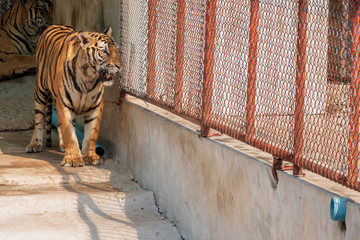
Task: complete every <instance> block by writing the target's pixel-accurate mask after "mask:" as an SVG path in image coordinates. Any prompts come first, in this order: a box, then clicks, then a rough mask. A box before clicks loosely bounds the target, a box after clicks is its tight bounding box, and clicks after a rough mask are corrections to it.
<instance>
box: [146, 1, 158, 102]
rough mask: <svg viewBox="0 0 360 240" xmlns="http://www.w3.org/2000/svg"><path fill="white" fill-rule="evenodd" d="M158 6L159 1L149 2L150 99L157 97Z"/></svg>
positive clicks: (148, 72)
mask: <svg viewBox="0 0 360 240" xmlns="http://www.w3.org/2000/svg"><path fill="white" fill-rule="evenodd" d="M156 4H157V0H149V4H148V11H149V23H148V69H147V98H150V99H154V97H155V76H156V75H155V57H156V55H155V47H156V44H155V40H156Z"/></svg>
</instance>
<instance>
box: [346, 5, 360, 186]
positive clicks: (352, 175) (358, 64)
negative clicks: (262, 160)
mask: <svg viewBox="0 0 360 240" xmlns="http://www.w3.org/2000/svg"><path fill="white" fill-rule="evenodd" d="M352 5H353V6H352V7H353V11H352V18H353V25H352V29H351V33H352V43H351V80H350V132H349V135H350V138H349V150H350V153H349V160H348V179H347V181H348V185H349V186H354V185H355V184H356V182H357V178H358V172H359V169H358V161H359V117H360V111H359V104H360V92H359V90H360V89H359V86H360V76H359V73H360V72H359V70H360V46H359V44H360V10H359V8H360V7H359V5H360V4H359V1H358V0H352Z"/></svg>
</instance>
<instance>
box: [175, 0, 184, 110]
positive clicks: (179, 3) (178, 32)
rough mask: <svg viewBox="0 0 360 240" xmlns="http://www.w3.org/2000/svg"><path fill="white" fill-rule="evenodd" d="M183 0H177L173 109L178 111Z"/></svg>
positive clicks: (181, 60)
mask: <svg viewBox="0 0 360 240" xmlns="http://www.w3.org/2000/svg"><path fill="white" fill-rule="evenodd" d="M184 28H185V0H178V1H177V19H176V65H175V111H176V112H178V113H180V112H181V106H182V97H183V73H184V31H185V30H184Z"/></svg>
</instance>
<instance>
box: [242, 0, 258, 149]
mask: <svg viewBox="0 0 360 240" xmlns="http://www.w3.org/2000/svg"><path fill="white" fill-rule="evenodd" d="M258 27H259V0H253V1H251V6H250V26H249V56H248V79H247V99H246V136H245V141H246V142H247V143H249V144H252V143H253V142H254V140H255V96H256V64H257V44H258V38H259V34H258Z"/></svg>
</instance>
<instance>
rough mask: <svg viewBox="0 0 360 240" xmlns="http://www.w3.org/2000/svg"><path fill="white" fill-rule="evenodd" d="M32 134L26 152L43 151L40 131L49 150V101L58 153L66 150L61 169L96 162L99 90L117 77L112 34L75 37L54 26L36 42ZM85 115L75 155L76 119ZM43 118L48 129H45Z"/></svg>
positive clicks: (92, 33) (97, 158) (62, 28)
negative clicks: (56, 122)
mask: <svg viewBox="0 0 360 240" xmlns="http://www.w3.org/2000/svg"><path fill="white" fill-rule="evenodd" d="M36 62H37V69H38V71H37V82H36V86H35V128H34V134H33V137H32V139H31V142H30V144H29V145H28V146H27V149H26V150H27V152H38V151H41V150H42V147H43V136H44V130H45V128H46V130H47V136H46V138H47V144H48V145H49V144H51V140H50V137H51V135H50V130H51V126H49V124H50V121H51V106H52V104H51V103H52V100H55V101H56V109H57V112H58V118H59V130H60V131H59V136H60V144H62V143H63V145H62V146H60V148H62V147H65V156H64V159H63V161H62V162H61V165H63V166H83V165H84V163H85V164H97V163H99V162H100V161H101V159H100V157H99V156H98V155H97V154H96V153H95V143H96V141H97V138H98V132H99V127H100V120H101V113H102V109H103V100H102V96H103V92H104V86H111V85H112V84H113V77H114V76H115V74H117V73H118V72H119V71H120V57H119V53H118V50H117V46H116V44H115V42H114V39H113V38H112V37H111V28H108V29H107V30H105V32H104V33H96V32H84V31H81V32H76V31H74V30H73V29H72V28H70V27H66V26H58V25H53V26H50V27H49V28H47V29H46V31H45V32H44V33H43V34H42V35H41V36H40V38H39V42H38V45H37V51H36ZM80 114H82V115H84V140H83V142H82V149H81V151H80V149H79V144H78V141H77V138H76V134H75V117H76V115H80ZM45 116H46V118H47V120H46V122H47V126H45Z"/></svg>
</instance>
